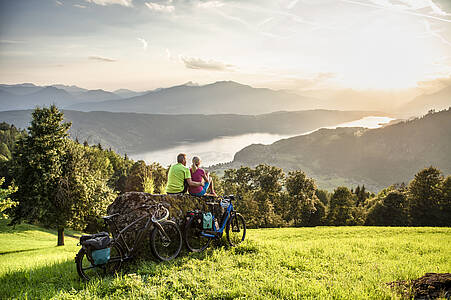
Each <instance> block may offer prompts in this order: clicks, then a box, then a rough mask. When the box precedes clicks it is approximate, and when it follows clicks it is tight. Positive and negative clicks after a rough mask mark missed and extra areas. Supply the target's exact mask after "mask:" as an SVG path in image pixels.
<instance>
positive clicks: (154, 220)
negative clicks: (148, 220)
mask: <svg viewBox="0 0 451 300" xmlns="http://www.w3.org/2000/svg"><path fill="white" fill-rule="evenodd" d="M160 207H161V208H162V209H163V210H164V211H165V212H164V216H163V217H162V218H161V219H156V218H155V214H153V215H152V222H154V223H160V222H161V221H164V220H167V219H168V217H169V210H168V209H167V208H166V207H164V206H163V205H161V206H160Z"/></svg>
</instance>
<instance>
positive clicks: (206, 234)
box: [200, 201, 234, 238]
mask: <svg viewBox="0 0 451 300" xmlns="http://www.w3.org/2000/svg"><path fill="white" fill-rule="evenodd" d="M233 211H234V210H233V204H232V201H230V204H229V206H227V211H226V216H225V218H224V220H223V221H222V224H221V227H220V228H219V229H218V230H216V226H215V217H214V216H213V219H212V225H213V230H209V232H214V233H215V234H211V233H207V232H205V231H201V233H200V234H201V235H203V236H205V237H209V238H215V237H217V236H218V235H221V234H222V233H223V232H224V229H225V227H226V225H227V221H228V220H229V218H230V215H231V214H232V212H233Z"/></svg>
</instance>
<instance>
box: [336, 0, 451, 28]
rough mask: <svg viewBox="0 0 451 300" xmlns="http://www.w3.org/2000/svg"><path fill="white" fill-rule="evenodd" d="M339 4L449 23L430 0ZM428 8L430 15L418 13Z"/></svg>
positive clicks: (376, 0)
mask: <svg viewBox="0 0 451 300" xmlns="http://www.w3.org/2000/svg"><path fill="white" fill-rule="evenodd" d="M340 1H341V2H346V3H350V4H356V5H360V6H366V7H372V8H383V9H387V10H390V11H394V12H398V13H402V14H407V15H412V16H418V17H425V18H430V19H434V20H438V21H444V22H448V23H451V20H449V19H445V18H443V17H442V16H449V15H451V14H448V13H446V12H445V11H443V10H442V9H440V7H439V6H437V5H436V4H435V3H434V2H432V1H431V0H399V1H400V2H402V3H406V4H394V3H392V2H390V1H389V0H370V2H361V1H356V0H340ZM425 8H429V9H431V10H432V12H431V13H432V15H431V14H425V13H421V12H418V10H420V9H425ZM436 15H440V17H437V16H436Z"/></svg>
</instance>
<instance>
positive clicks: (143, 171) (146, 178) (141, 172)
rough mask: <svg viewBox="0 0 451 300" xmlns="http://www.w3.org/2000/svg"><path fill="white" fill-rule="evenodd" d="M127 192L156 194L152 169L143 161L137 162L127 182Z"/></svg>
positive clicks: (131, 169)
mask: <svg viewBox="0 0 451 300" xmlns="http://www.w3.org/2000/svg"><path fill="white" fill-rule="evenodd" d="M125 191H126V192H145V193H150V194H152V193H153V192H154V181H153V177H152V169H151V168H150V167H149V166H147V165H146V163H145V162H144V161H143V160H139V161H137V162H135V163H134V164H133V165H132V167H131V168H130V171H129V174H128V175H127V179H126V181H125Z"/></svg>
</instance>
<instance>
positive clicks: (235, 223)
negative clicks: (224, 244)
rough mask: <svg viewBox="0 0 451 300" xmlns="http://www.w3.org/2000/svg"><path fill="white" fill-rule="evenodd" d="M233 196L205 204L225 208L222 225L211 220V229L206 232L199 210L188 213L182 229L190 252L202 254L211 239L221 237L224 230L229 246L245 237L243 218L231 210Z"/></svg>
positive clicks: (234, 244) (236, 243)
mask: <svg viewBox="0 0 451 300" xmlns="http://www.w3.org/2000/svg"><path fill="white" fill-rule="evenodd" d="M232 200H235V197H234V196H233V195H230V196H224V197H223V198H222V199H221V200H220V202H219V203H216V202H207V204H208V205H218V204H219V205H220V206H221V207H222V208H226V211H225V212H224V214H223V216H222V223H221V226H219V222H217V220H215V218H214V216H213V218H212V229H211V230H206V229H204V226H203V213H202V212H200V211H199V210H196V211H191V212H188V214H187V223H186V225H185V229H184V237H185V244H186V247H187V248H188V250H190V251H191V252H202V251H204V250H205V249H206V248H207V247H208V246H209V245H210V243H211V240H212V239H219V238H221V237H222V235H223V232H224V230H225V231H226V235H227V241H228V243H229V245H230V246H232V247H233V246H236V245H238V244H239V243H241V242H242V241H244V238H245V237H246V223H245V221H244V217H243V216H242V215H241V214H239V213H237V212H236V211H235V209H234V208H233V204H232Z"/></svg>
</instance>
